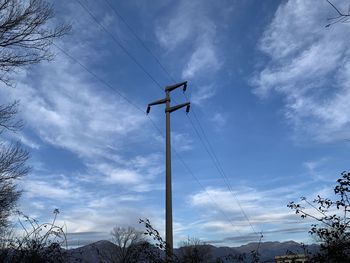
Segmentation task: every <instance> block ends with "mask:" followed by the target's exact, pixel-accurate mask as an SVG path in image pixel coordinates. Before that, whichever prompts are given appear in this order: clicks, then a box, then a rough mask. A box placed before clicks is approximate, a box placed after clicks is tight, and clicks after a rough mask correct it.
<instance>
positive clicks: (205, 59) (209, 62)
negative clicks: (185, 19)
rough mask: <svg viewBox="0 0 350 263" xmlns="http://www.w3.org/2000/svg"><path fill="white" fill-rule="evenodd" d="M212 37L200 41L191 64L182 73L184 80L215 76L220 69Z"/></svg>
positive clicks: (190, 61)
mask: <svg viewBox="0 0 350 263" xmlns="http://www.w3.org/2000/svg"><path fill="white" fill-rule="evenodd" d="M212 41H213V39H212V38H211V37H206V38H204V39H201V40H199V41H198V42H199V43H198V44H197V47H196V49H195V50H194V52H193V53H192V55H191V57H190V59H189V62H188V63H187V65H186V67H185V68H184V70H183V72H182V78H184V79H193V78H194V77H195V76H196V75H199V74H214V73H215V72H216V71H217V70H218V69H219V68H220V62H219V59H218V57H217V53H216V51H215V46H214V45H213V43H212Z"/></svg>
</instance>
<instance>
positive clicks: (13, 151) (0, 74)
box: [0, 0, 70, 237]
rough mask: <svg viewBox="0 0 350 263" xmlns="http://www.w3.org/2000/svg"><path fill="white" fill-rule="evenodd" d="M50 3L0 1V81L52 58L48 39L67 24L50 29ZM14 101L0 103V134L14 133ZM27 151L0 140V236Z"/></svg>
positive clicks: (10, 81) (66, 28) (60, 33)
mask: <svg viewBox="0 0 350 263" xmlns="http://www.w3.org/2000/svg"><path fill="white" fill-rule="evenodd" d="M53 16H54V12H53V8H52V5H50V4H49V3H48V2H46V1H44V0H0V83H2V84H5V86H13V77H14V76H13V73H15V72H16V70H17V69H19V68H21V67H23V66H27V65H32V64H36V63H39V62H41V61H43V60H50V59H52V57H53V55H52V52H50V46H51V44H52V41H53V40H54V39H56V38H59V37H61V36H63V35H64V34H66V33H67V32H68V31H69V30H70V26H69V25H64V24H61V25H59V26H56V27H53V28H50V27H49V23H50V20H51V19H52V18H53ZM17 113H18V101H15V102H12V103H10V104H4V105H0V134H1V135H3V133H4V131H11V132H17V131H19V130H20V129H21V128H22V125H23V123H22V122H21V121H19V120H16V115H17ZM27 159H28V152H27V151H26V150H24V149H23V148H22V147H21V144H20V143H13V144H10V143H5V140H4V138H1V141H0V237H3V235H4V234H5V233H6V231H7V228H8V218H9V216H10V215H11V213H12V212H13V211H14V208H15V206H16V203H17V201H18V198H19V196H20V193H21V192H20V191H18V190H17V189H16V184H15V183H16V180H18V179H19V178H21V177H23V176H25V175H26V174H27V173H28V172H29V167H28V166H27V165H26V161H27Z"/></svg>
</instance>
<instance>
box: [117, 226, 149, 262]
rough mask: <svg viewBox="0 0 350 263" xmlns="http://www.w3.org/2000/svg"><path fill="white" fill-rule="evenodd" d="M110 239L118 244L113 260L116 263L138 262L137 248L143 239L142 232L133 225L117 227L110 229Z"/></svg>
mask: <svg viewBox="0 0 350 263" xmlns="http://www.w3.org/2000/svg"><path fill="white" fill-rule="evenodd" d="M111 235H112V241H113V242H114V243H115V244H116V245H117V246H118V248H117V253H116V255H114V257H113V261H116V262H118V263H131V262H138V259H139V258H140V253H139V251H138V250H139V248H140V246H141V243H143V242H144V241H145V239H144V238H143V235H142V232H140V231H137V230H136V229H135V228H133V227H128V228H124V227H117V226H115V227H114V228H113V230H112V231H111Z"/></svg>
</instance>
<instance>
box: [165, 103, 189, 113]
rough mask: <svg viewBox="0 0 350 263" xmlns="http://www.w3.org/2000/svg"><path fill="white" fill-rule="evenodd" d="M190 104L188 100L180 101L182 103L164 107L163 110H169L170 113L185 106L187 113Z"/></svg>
mask: <svg viewBox="0 0 350 263" xmlns="http://www.w3.org/2000/svg"><path fill="white" fill-rule="evenodd" d="M190 105H191V103H190V102H186V103H182V104H179V105H176V106H173V107H169V108H166V109H165V112H170V113H171V112H173V111H176V110H179V109H181V108H183V107H185V106H187V107H186V112H187V113H188V112H189V111H190Z"/></svg>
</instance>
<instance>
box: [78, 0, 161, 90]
mask: <svg viewBox="0 0 350 263" xmlns="http://www.w3.org/2000/svg"><path fill="white" fill-rule="evenodd" d="M76 1H77V2H78V3H79V5H80V6H81V7H82V8H83V9H84V10H85V11H86V12H87V13H88V14H89V15H90V17H91V18H92V19H93V20H94V21H95V23H96V24H97V25H99V26H100V28H102V30H103V31H105V33H106V34H108V35H109V36H110V37H111V38H112V39H113V41H114V42H115V43H116V44H117V45H118V46H119V47H120V48H121V49H122V50H123V51H124V52H125V54H126V55H127V56H128V57H129V58H130V59H131V60H132V61H134V63H135V64H136V65H137V66H138V67H139V68H140V69H141V70H142V71H143V72H144V73H145V74H146V75H147V76H148V77H149V78H150V79H151V80H152V81H153V82H154V83H155V84H156V85H157V86H158V87H159V88H160V89H162V86H161V85H160V83H159V82H158V81H157V80H156V79H155V78H154V77H153V76H152V75H151V73H149V72H148V71H147V70H146V69H145V68H144V66H142V64H141V63H140V62H139V61H138V60H137V59H136V58H135V57H134V56H133V55H132V54H131V53H130V52H129V51H128V50H127V49H126V47H125V46H124V45H123V44H122V43H121V42H120V41H119V40H118V39H117V38H116V37H115V36H114V35H113V34H112V33H111V32H109V31H108V30H107V28H106V27H105V26H104V25H102V24H101V23H100V22H99V21H98V20H97V18H96V17H95V16H94V15H93V13H92V12H91V11H90V9H89V8H88V7H87V6H85V5H84V4H83V3H82V2H81V1H80V0H76ZM162 90H163V89H162Z"/></svg>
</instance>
